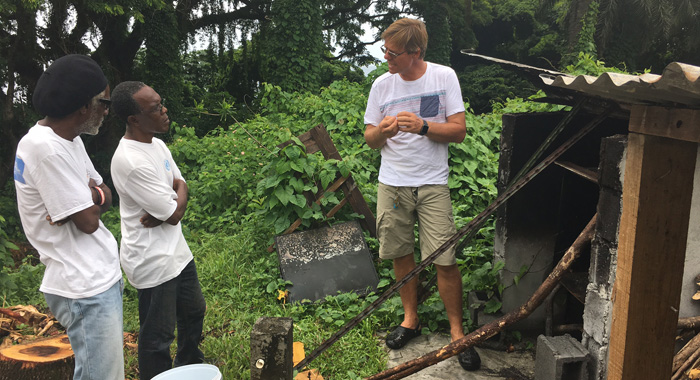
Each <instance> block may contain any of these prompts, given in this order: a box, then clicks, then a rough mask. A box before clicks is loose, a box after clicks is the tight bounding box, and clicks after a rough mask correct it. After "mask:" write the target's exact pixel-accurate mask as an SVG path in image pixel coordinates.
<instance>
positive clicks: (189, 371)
mask: <svg viewBox="0 0 700 380" xmlns="http://www.w3.org/2000/svg"><path fill="white" fill-rule="evenodd" d="M152 380H221V372H219V369H218V368H217V367H216V366H213V365H211V364H189V365H183V366H181V367H175V368H173V369H169V370H167V371H165V372H163V373H161V374H160V375H158V376H156V377H154V378H153V379H152Z"/></svg>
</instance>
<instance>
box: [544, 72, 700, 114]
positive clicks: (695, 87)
mask: <svg viewBox="0 0 700 380" xmlns="http://www.w3.org/2000/svg"><path fill="white" fill-rule="evenodd" d="M699 77H700V67H698V66H692V65H688V64H685V63H679V62H673V63H671V64H669V65H668V66H666V68H665V69H664V71H663V73H662V74H661V75H656V74H643V75H628V74H618V73H604V74H602V75H600V76H599V77H592V76H588V75H579V76H573V75H568V74H561V75H556V74H554V75H553V74H549V73H542V74H540V78H541V79H542V81H543V82H544V83H545V84H546V85H549V86H554V87H560V88H565V89H569V90H573V91H577V92H581V93H584V94H586V95H592V96H598V97H601V98H604V99H608V100H612V101H614V102H617V103H623V104H655V105H670V106H675V107H690V108H700V80H698V78H699Z"/></svg>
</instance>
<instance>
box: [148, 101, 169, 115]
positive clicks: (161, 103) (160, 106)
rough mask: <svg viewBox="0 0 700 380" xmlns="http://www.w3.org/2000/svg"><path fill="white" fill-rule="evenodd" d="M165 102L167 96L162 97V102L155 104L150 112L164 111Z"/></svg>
mask: <svg viewBox="0 0 700 380" xmlns="http://www.w3.org/2000/svg"><path fill="white" fill-rule="evenodd" d="M163 103H165V98H161V99H160V103H158V105H157V106H155V107H154V108H152V109H151V110H150V111H149V112H152V113H163V108H164V107H165V106H164V105H163Z"/></svg>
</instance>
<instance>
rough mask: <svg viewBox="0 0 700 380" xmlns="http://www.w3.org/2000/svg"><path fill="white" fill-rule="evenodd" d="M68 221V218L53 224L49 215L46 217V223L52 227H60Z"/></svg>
mask: <svg viewBox="0 0 700 380" xmlns="http://www.w3.org/2000/svg"><path fill="white" fill-rule="evenodd" d="M68 219H70V218H63V219H61V220H59V221H56V222H54V221H53V220H51V215H46V221H48V222H49V224H50V225H52V226H62V225H64V224H66V223H68Z"/></svg>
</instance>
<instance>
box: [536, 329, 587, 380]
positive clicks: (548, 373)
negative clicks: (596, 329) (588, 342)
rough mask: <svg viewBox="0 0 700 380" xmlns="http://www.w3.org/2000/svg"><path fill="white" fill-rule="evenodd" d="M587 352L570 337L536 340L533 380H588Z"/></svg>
mask: <svg viewBox="0 0 700 380" xmlns="http://www.w3.org/2000/svg"><path fill="white" fill-rule="evenodd" d="M588 361H589V356H588V351H587V350H586V348H585V347H583V345H582V344H581V343H580V342H579V341H577V340H576V339H574V338H572V337H571V336H570V335H568V334H567V335H562V336H552V337H547V336H544V335H540V336H539V337H538V338H537V353H536V357H535V380H589V379H588Z"/></svg>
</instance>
